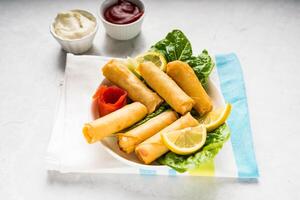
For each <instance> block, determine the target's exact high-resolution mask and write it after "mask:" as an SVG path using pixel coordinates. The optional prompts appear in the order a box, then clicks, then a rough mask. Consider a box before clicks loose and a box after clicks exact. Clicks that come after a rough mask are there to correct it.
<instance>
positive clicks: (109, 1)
mask: <svg viewBox="0 0 300 200" xmlns="http://www.w3.org/2000/svg"><path fill="white" fill-rule="evenodd" d="M127 1H129V2H132V3H134V4H135V5H137V6H138V7H139V8H140V9H141V10H142V11H143V12H144V13H143V15H142V16H141V17H140V18H139V19H138V20H136V21H134V22H132V23H129V24H113V23H111V22H109V21H107V20H106V19H105V17H104V12H105V10H106V9H107V8H108V7H110V6H112V5H113V4H116V3H117V2H118V0H105V1H103V2H102V4H101V6H100V9H99V17H100V19H101V21H102V23H103V26H104V28H105V30H106V33H107V34H108V35H109V36H110V37H112V38H114V39H116V40H129V39H132V38H134V37H135V36H137V35H138V34H139V33H140V31H141V27H142V23H143V19H144V16H145V6H144V3H143V2H142V1H140V0H127Z"/></svg>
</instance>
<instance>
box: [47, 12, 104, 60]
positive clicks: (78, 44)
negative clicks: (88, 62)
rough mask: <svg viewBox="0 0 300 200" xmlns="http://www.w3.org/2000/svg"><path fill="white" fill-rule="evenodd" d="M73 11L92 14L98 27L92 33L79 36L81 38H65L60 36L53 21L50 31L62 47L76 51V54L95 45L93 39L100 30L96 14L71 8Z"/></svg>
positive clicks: (71, 51)
mask: <svg viewBox="0 0 300 200" xmlns="http://www.w3.org/2000/svg"><path fill="white" fill-rule="evenodd" d="M71 11H80V12H84V13H85V14H87V15H89V16H91V17H92V18H93V19H95V22H96V27H95V29H94V30H93V32H91V33H90V34H88V35H86V36H84V37H82V38H79V39H65V38H62V37H60V36H58V35H57V34H56V33H55V31H54V28H53V23H54V22H52V23H51V25H50V33H51V34H52V36H53V37H54V38H55V39H56V40H57V42H58V43H59V44H60V45H61V47H62V48H63V49H64V50H65V51H66V52H69V53H74V54H81V53H84V52H86V51H88V50H89V49H90V48H91V47H92V46H93V40H94V38H95V35H96V33H97V30H98V20H97V18H96V17H95V15H93V14H92V13H90V12H88V11H85V10H79V9H76V10H71Z"/></svg>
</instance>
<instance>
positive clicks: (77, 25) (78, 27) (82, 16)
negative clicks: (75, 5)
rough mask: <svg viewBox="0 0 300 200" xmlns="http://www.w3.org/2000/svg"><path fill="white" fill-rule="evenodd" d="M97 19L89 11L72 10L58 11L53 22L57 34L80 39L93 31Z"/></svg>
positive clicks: (66, 37)
mask: <svg viewBox="0 0 300 200" xmlns="http://www.w3.org/2000/svg"><path fill="white" fill-rule="evenodd" d="M95 28H96V19H95V18H94V17H93V16H92V15H90V14H89V13H87V12H84V11H80V10H71V11H66V12H61V13H58V14H57V16H56V18H55V21H54V23H53V29H54V31H55V33H56V35H57V36H59V37H61V38H63V39H69V40H74V39H80V38H82V37H84V36H87V35H88V34H90V33H91V32H93V31H94V30H95Z"/></svg>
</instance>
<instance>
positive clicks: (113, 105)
mask: <svg viewBox="0 0 300 200" xmlns="http://www.w3.org/2000/svg"><path fill="white" fill-rule="evenodd" d="M126 97H127V92H126V91H125V90H123V89H121V88H119V87H117V86H109V87H107V86H106V85H102V86H100V87H99V88H98V90H97V91H96V93H95V94H94V96H93V99H97V103H98V110H99V116H100V117H103V116H105V115H107V114H109V113H111V112H114V111H116V110H118V109H120V108H122V107H123V106H125V105H126V104H127V101H126Z"/></svg>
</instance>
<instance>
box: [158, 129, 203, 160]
mask: <svg viewBox="0 0 300 200" xmlns="http://www.w3.org/2000/svg"><path fill="white" fill-rule="evenodd" d="M161 138H162V140H163V142H164V144H165V145H166V147H168V149H170V151H172V152H174V153H176V154H180V155H187V154H191V153H194V152H195V151H197V150H199V149H200V148H201V147H202V146H203V145H204V143H205V140H206V127H205V126H204V125H202V124H201V125H199V126H196V127H189V128H185V129H182V130H177V131H170V132H165V133H162V134H161Z"/></svg>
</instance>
